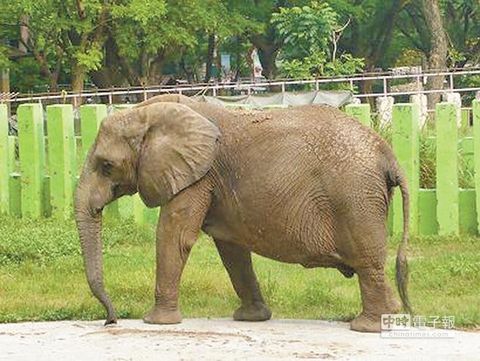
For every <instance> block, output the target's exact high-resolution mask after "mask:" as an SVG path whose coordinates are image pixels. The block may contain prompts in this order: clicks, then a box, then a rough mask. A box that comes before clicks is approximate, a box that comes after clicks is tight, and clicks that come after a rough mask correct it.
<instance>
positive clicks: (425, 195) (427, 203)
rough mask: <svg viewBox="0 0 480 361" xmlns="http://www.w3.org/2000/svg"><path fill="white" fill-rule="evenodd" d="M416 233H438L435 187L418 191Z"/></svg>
mask: <svg viewBox="0 0 480 361" xmlns="http://www.w3.org/2000/svg"><path fill="white" fill-rule="evenodd" d="M418 233H419V234H421V235H433V234H437V233H438V224H437V196H436V192H435V189H420V190H419V192H418Z"/></svg>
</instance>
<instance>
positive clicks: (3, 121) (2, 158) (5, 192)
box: [0, 104, 10, 214]
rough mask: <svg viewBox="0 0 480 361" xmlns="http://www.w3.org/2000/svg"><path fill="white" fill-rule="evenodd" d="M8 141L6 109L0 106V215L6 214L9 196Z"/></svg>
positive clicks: (4, 106) (5, 106)
mask: <svg viewBox="0 0 480 361" xmlns="http://www.w3.org/2000/svg"><path fill="white" fill-rule="evenodd" d="M9 163H10V162H9V141H8V109H7V105H6V104H0V213H4V214H6V213H8V211H9V208H10V207H9V204H10V196H9V189H8V188H9V187H8V183H9V177H10V167H9Z"/></svg>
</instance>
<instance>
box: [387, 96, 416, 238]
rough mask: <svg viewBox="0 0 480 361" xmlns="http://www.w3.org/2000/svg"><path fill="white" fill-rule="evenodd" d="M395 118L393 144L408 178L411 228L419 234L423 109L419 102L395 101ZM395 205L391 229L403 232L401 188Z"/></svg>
mask: <svg viewBox="0 0 480 361" xmlns="http://www.w3.org/2000/svg"><path fill="white" fill-rule="evenodd" d="M392 118H393V121H392V130H393V134H392V147H393V151H394V153H395V155H396V157H397V161H398V164H399V165H400V168H401V169H402V170H403V172H404V175H405V177H406V178H407V182H408V189H409V193H410V220H409V221H410V232H411V233H412V234H417V233H418V191H419V181H420V180H419V179H420V163H419V157H420V156H419V153H420V149H419V148H420V145H419V142H420V140H419V135H418V129H419V121H420V109H419V107H418V105H417V104H395V105H394V106H393V117H392ZM392 207H393V208H392V210H393V220H392V228H393V229H392V233H393V234H398V233H402V231H403V209H402V197H401V195H400V190H397V192H395V196H394V199H393V204H392Z"/></svg>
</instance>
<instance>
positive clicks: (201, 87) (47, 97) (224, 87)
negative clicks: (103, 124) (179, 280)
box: [0, 68, 480, 105]
mask: <svg viewBox="0 0 480 361" xmlns="http://www.w3.org/2000/svg"><path fill="white" fill-rule="evenodd" d="M475 75H480V68H470V69H468V70H463V69H461V70H457V69H452V70H448V71H425V72H421V73H413V74H393V73H392V72H389V73H364V74H358V75H352V76H338V77H326V78H317V79H279V80H262V81H249V82H245V83H243V82H226V83H213V84H212V83H198V84H185V85H176V86H165V85H159V86H148V87H129V88H107V89H93V90H86V91H84V92H81V93H74V92H66V91H62V92H58V93H40V94H21V93H3V94H0V102H4V103H24V102H44V101H61V102H67V101H72V102H73V104H74V105H76V103H78V102H80V103H82V102H84V99H89V98H96V97H104V98H105V99H107V101H108V103H109V104H112V103H113V98H114V97H119V96H120V97H121V96H123V97H128V96H135V97H140V98H142V97H143V100H146V99H148V98H149V97H150V96H153V95H158V94H165V93H177V94H182V93H188V94H190V95H198V94H202V95H203V94H209V95H212V96H217V95H218V93H219V92H220V91H231V92H237V93H243V94H251V93H254V92H258V90H259V88H260V89H262V90H265V91H268V90H273V89H275V90H276V91H277V92H278V88H280V91H281V92H285V91H287V88H288V87H293V86H301V85H311V86H312V87H314V89H315V90H320V88H321V86H322V85H328V84H348V88H350V89H351V90H352V91H353V92H354V95H355V97H358V98H371V97H375V98H376V97H384V96H393V97H395V96H408V95H414V94H432V93H445V92H453V91H454V92H459V93H465V92H480V86H478V87H455V78H456V77H460V76H475ZM438 76H443V77H444V78H445V79H446V80H444V85H445V83H446V86H445V87H442V88H441V89H430V90H426V89H423V85H424V83H426V80H427V79H428V78H430V77H438ZM409 79H410V80H413V81H411V83H413V82H414V83H415V85H416V86H415V89H414V90H404V91H402V90H400V91H392V90H391V82H392V81H394V80H409ZM379 81H380V82H381V86H380V87H377V88H381V90H380V91H377V92H371V93H359V94H356V93H355V91H354V90H355V86H356V85H358V84H359V83H361V82H379ZM137 100H138V99H137Z"/></svg>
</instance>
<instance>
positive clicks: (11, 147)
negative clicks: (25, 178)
mask: <svg viewBox="0 0 480 361" xmlns="http://www.w3.org/2000/svg"><path fill="white" fill-rule="evenodd" d="M16 146H17V137H16V136H14V135H9V136H8V172H9V173H13V172H15V171H16V170H17V165H16V163H17V159H16V158H17V157H16V153H17V150H16Z"/></svg>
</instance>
